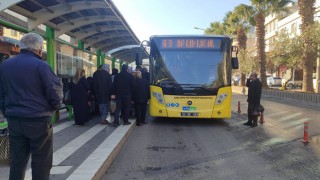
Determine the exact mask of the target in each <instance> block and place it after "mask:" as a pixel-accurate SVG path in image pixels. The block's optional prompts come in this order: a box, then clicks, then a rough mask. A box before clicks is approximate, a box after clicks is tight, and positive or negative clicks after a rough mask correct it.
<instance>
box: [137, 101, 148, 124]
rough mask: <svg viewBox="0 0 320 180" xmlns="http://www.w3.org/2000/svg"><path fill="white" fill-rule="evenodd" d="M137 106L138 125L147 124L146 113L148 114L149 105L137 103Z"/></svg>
mask: <svg viewBox="0 0 320 180" xmlns="http://www.w3.org/2000/svg"><path fill="white" fill-rule="evenodd" d="M135 106H136V116H137V124H141V123H145V121H146V120H145V119H146V112H147V103H146V102H145V103H135Z"/></svg>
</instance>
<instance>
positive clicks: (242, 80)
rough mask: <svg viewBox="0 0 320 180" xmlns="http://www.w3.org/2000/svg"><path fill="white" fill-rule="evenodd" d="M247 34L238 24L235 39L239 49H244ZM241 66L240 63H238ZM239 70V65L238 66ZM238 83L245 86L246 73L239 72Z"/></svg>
mask: <svg viewBox="0 0 320 180" xmlns="http://www.w3.org/2000/svg"><path fill="white" fill-rule="evenodd" d="M247 39H248V38H247V35H246V33H245V31H244V29H243V26H241V25H239V27H238V30H237V41H238V45H239V49H240V50H241V49H243V50H245V49H246V47H247ZM240 66H241V63H240ZM240 70H241V67H240ZM240 85H241V86H245V85H246V75H245V74H244V73H241V78H240Z"/></svg>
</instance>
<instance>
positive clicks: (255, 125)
mask: <svg viewBox="0 0 320 180" xmlns="http://www.w3.org/2000/svg"><path fill="white" fill-rule="evenodd" d="M257 126H258V125H257V124H251V125H250V127H257Z"/></svg>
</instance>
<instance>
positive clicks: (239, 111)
mask: <svg viewBox="0 0 320 180" xmlns="http://www.w3.org/2000/svg"><path fill="white" fill-rule="evenodd" d="M238 113H241V110H240V101H238Z"/></svg>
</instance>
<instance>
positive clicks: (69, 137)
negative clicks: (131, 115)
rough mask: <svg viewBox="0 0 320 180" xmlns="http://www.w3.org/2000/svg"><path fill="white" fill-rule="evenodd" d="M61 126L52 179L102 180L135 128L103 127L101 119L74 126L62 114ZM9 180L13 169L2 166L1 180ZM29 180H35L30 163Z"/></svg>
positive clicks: (56, 131)
mask: <svg viewBox="0 0 320 180" xmlns="http://www.w3.org/2000/svg"><path fill="white" fill-rule="evenodd" d="M60 114H61V115H60V121H59V123H56V124H54V127H53V133H54V134H53V141H54V145H53V149H54V154H53V167H52V169H51V175H50V179H51V180H62V179H70V180H89V179H100V177H101V176H102V175H103V174H104V173H105V171H106V170H107V168H108V167H109V166H110V164H111V163H112V161H113V160H114V158H115V157H116V155H117V154H118V152H119V151H120V150H121V147H122V145H123V144H124V143H125V142H126V140H127V138H128V137H129V135H130V133H131V131H132V129H133V128H134V124H135V123H134V122H135V121H134V120H133V119H130V122H131V123H132V124H131V125H127V126H124V125H120V126H119V127H117V128H115V127H113V126H110V125H104V124H100V119H99V117H96V118H94V119H92V120H90V121H89V123H88V124H86V125H85V126H79V127H76V126H74V121H73V120H71V121H69V120H68V119H67V112H66V111H61V113H60ZM7 179H9V166H0V180H7ZM25 179H26V180H29V179H30V180H31V179H32V178H31V169H30V161H29V165H28V170H27V172H26V178H25Z"/></svg>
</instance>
